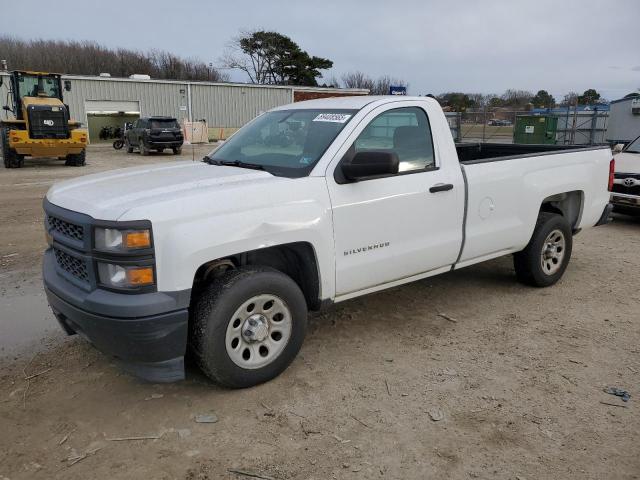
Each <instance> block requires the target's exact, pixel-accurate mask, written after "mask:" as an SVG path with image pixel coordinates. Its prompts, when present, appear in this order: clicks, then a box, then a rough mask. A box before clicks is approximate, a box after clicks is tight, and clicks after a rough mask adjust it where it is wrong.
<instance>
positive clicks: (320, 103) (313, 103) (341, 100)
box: [274, 95, 436, 110]
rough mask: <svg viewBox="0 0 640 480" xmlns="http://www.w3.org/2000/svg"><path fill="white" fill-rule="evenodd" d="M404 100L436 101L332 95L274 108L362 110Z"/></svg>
mask: <svg viewBox="0 0 640 480" xmlns="http://www.w3.org/2000/svg"><path fill="white" fill-rule="evenodd" d="M403 100H422V101H430V102H436V100H434V99H433V98H429V97H407V96H404V95H402V96H395V95H357V96H352V97H347V96H343V97H331V98H319V99H317V100H305V101H303V102H296V103H294V104H289V105H282V106H280V107H277V108H275V109H274V110H293V109H303V108H304V109H306V108H310V109H313V108H334V109H337V110H339V109H345V110H360V109H361V108H363V107H364V106H365V105H369V104H370V103H374V102H379V103H387V102H393V101H403Z"/></svg>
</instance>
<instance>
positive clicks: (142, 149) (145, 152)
mask: <svg viewBox="0 0 640 480" xmlns="http://www.w3.org/2000/svg"><path fill="white" fill-rule="evenodd" d="M138 148H140V155H142V156H144V157H146V156H147V155H149V149H148V148H147V146H146V145H145V144H144V140H142V139H140V140H139V141H138Z"/></svg>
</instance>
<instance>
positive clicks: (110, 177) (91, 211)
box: [47, 161, 287, 220]
mask: <svg viewBox="0 0 640 480" xmlns="http://www.w3.org/2000/svg"><path fill="white" fill-rule="evenodd" d="M282 180H285V181H286V180H287V179H284V178H280V177H274V176H273V175H271V174H270V173H268V172H264V171H258V170H249V169H244V168H237V167H228V166H214V165H209V164H206V163H204V162H185V161H181V162H172V163H164V164H159V165H153V166H143V167H132V168H125V169H120V170H113V171H110V172H105V173H97V174H93V175H86V176H84V177H80V178H77V179H73V180H67V181H64V182H60V183H58V184H56V185H54V186H52V187H51V188H50V189H49V191H48V192H47V200H49V201H50V202H51V203H53V204H55V205H58V206H60V207H62V208H66V209H68V210H73V211H76V212H81V213H86V214H87V215H90V216H92V217H93V218H96V219H101V220H118V219H120V218H121V217H122V216H123V215H124V214H125V213H126V212H127V211H128V210H129V209H131V208H134V207H135V208H139V207H144V206H145V205H149V204H157V203H163V202H165V201H169V200H171V199H172V198H178V197H179V198H180V199H181V200H184V199H187V198H189V197H192V196H197V195H199V194H202V193H204V192H205V191H207V190H212V189H213V190H216V191H223V190H228V192H227V193H230V192H231V191H232V190H237V189H238V188H242V187H243V186H245V185H247V184H249V183H250V184H255V183H256V182H258V183H262V182H278V181H282Z"/></svg>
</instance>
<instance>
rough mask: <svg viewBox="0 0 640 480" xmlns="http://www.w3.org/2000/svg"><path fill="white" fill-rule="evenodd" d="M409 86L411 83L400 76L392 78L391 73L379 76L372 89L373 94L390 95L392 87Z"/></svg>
mask: <svg viewBox="0 0 640 480" xmlns="http://www.w3.org/2000/svg"><path fill="white" fill-rule="evenodd" d="M392 86H394V87H406V88H408V87H409V84H408V83H407V82H405V81H404V80H400V79H399V78H392V77H390V76H389V75H383V76H381V77H378V78H377V79H376V80H375V82H374V85H373V89H372V90H371V94H372V95H389V92H390V90H391V87H392Z"/></svg>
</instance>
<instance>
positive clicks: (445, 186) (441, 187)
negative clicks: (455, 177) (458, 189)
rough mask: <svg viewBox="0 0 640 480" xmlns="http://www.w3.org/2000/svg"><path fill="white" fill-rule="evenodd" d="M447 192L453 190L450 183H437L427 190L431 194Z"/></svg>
mask: <svg viewBox="0 0 640 480" xmlns="http://www.w3.org/2000/svg"><path fill="white" fill-rule="evenodd" d="M449 190H453V185H452V184H451V183H438V184H437V185H434V186H433V187H431V188H430V189H429V191H430V192H431V193H436V192H447V191H449Z"/></svg>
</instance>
